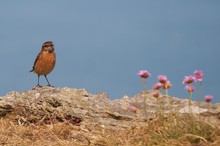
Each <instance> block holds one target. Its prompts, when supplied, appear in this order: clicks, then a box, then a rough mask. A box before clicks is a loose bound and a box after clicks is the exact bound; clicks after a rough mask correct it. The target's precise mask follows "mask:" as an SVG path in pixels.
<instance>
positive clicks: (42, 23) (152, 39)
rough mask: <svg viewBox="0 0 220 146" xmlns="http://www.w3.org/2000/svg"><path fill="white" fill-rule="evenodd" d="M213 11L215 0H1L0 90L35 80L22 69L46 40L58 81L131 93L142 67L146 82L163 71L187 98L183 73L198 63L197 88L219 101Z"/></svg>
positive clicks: (218, 4) (219, 36)
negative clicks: (51, 45)
mask: <svg viewBox="0 0 220 146" xmlns="http://www.w3.org/2000/svg"><path fill="white" fill-rule="evenodd" d="M219 14H220V1H219V0H209V1H208V0H193V1H191V0H175V1H174V0H65V1H61V0H37V1H34V0H19V1H12V0H5V1H3V0H1V1H0V50H1V53H0V67H1V69H0V75H1V76H0V95H1V96H3V95H5V94H6V93H7V92H9V91H25V90H29V89H31V88H32V87H33V86H35V85H36V84H37V76H36V75H35V74H33V73H29V72H28V71H29V70H31V68H32V66H33V63H34V60H35V58H36V56H37V54H38V52H39V51H40V49H41V46H42V44H43V43H44V42H45V41H48V40H52V41H53V42H54V44H55V51H56V54H57V64H56V67H55V69H54V71H53V72H52V73H51V74H50V75H49V76H48V79H49V81H50V82H51V84H52V85H54V86H56V87H66V86H67V87H72V88H85V89H86V90H87V91H89V92H91V93H97V92H103V91H105V92H107V93H108V95H109V97H110V98H121V97H123V96H124V95H128V96H133V95H135V94H136V93H138V92H140V91H141V90H142V86H141V82H140V78H139V77H138V76H137V75H136V74H137V72H138V71H139V70H141V69H145V70H148V71H149V72H151V74H152V76H151V77H150V78H149V79H148V80H147V88H148V89H150V88H151V86H152V85H153V84H154V83H156V81H157V76H158V75H160V74H165V75H167V76H168V78H169V80H170V81H171V82H172V84H173V87H172V88H171V89H170V90H169V94H170V95H172V96H177V97H181V98H187V97H188V93H187V92H186V91H185V90H184V85H183V84H182V80H183V77H184V76H185V75H190V74H193V72H194V70H196V69H199V70H203V71H204V73H205V78H204V82H203V95H206V94H210V95H213V96H214V98H215V99H214V102H220V97H219V95H220V89H218V87H220V86H219V83H220V78H219V77H218V75H220V65H219V62H220V59H219V56H220V48H219V46H220V15H219ZM40 81H41V84H43V85H45V84H46V81H45V79H44V78H43V77H41V80H40ZM193 99H194V100H197V93H196V92H195V94H194V96H193Z"/></svg>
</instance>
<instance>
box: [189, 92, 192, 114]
mask: <svg viewBox="0 0 220 146" xmlns="http://www.w3.org/2000/svg"><path fill="white" fill-rule="evenodd" d="M191 105H192V91H191V92H189V113H191V114H192V107H191Z"/></svg>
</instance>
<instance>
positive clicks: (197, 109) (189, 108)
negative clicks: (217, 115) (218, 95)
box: [179, 105, 208, 114]
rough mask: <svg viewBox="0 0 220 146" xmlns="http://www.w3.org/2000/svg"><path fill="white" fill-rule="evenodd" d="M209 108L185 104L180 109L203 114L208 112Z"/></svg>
mask: <svg viewBox="0 0 220 146" xmlns="http://www.w3.org/2000/svg"><path fill="white" fill-rule="evenodd" d="M207 111H208V109H204V108H200V107H198V106H194V105H193V106H185V107H184V108H182V109H180V110H179V112H180V113H193V114H201V113H204V112H207Z"/></svg>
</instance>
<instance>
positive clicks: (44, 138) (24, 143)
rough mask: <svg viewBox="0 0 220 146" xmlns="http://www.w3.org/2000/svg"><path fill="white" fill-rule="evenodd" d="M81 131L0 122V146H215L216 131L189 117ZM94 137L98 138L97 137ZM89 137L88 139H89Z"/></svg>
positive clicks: (71, 127)
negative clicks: (120, 129) (116, 129)
mask: <svg viewBox="0 0 220 146" xmlns="http://www.w3.org/2000/svg"><path fill="white" fill-rule="evenodd" d="M93 134H94V132H93V131H89V130H88V131H87V132H85V131H83V130H82V129H81V127H80V126H74V125H71V124H66V123H56V124H54V125H46V124H44V125H41V126H34V125H29V126H27V125H25V126H24V125H19V124H17V123H14V122H11V121H10V120H7V119H1V120H0V145H5V146H14V145H17V146H36V145H40V146H64V145H65V146H72V145H77V146H80V145H99V146H102V145H103V146H105V145H106V146H121V145H123V146H152V145H159V146H218V145H219V144H220V129H219V128H218V127H216V126H213V125H211V124H209V123H207V122H204V121H199V120H198V119H197V118H196V117H194V116H192V115H178V116H176V117H174V118H172V119H167V118H164V117H158V118H156V119H154V120H152V121H150V122H148V123H146V125H142V126H136V127H131V128H129V129H126V130H124V131H113V130H105V131H103V129H102V130H101V129H96V140H95V141H91V137H92V136H91V135H93ZM97 135H99V136H98V137H99V138H98V137H97ZM89 136H91V137H89Z"/></svg>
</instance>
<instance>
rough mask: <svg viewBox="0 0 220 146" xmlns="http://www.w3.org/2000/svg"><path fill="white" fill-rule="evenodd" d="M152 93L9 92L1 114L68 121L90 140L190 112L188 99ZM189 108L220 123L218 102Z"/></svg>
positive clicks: (18, 119) (36, 121) (25, 120)
mask: <svg viewBox="0 0 220 146" xmlns="http://www.w3.org/2000/svg"><path fill="white" fill-rule="evenodd" d="M154 93H155V92H154V91H148V92H142V93H138V94H136V95H135V96H134V97H128V96H124V97H123V98H121V99H114V100H110V99H109V98H108V95H107V93H104V92H103V93H97V94H91V93H88V92H87V91H86V90H85V89H73V88H67V87H65V88H53V87H41V88H35V89H33V90H28V91H24V92H14V91H12V92H9V93H8V94H7V95H5V96H3V97H0V117H1V118H5V119H7V118H8V119H10V120H13V121H14V122H15V123H17V124H20V125H41V124H50V123H56V122H67V123H70V124H73V125H76V126H79V128H80V131H81V134H84V136H85V137H87V139H89V141H90V142H91V141H96V139H97V138H98V137H100V136H99V135H98V133H99V132H100V131H103V130H105V129H117V130H120V129H122V130H123V129H126V128H129V127H132V126H138V125H143V124H146V121H149V120H152V119H153V118H154V117H155V114H156V113H158V112H162V111H164V113H169V112H170V110H172V112H179V113H183V114H184V113H189V111H188V110H189V108H188V100H187V99H179V98H176V97H166V96H163V95H160V97H158V98H155V97H153V95H154ZM144 103H146V104H144ZM169 103H170V104H169ZM199 106H200V108H199ZM191 108H192V113H196V114H200V116H201V117H202V118H204V119H206V118H209V120H211V122H213V124H216V125H218V126H220V103H217V104H209V105H207V103H203V102H201V103H197V102H192V107H191Z"/></svg>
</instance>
